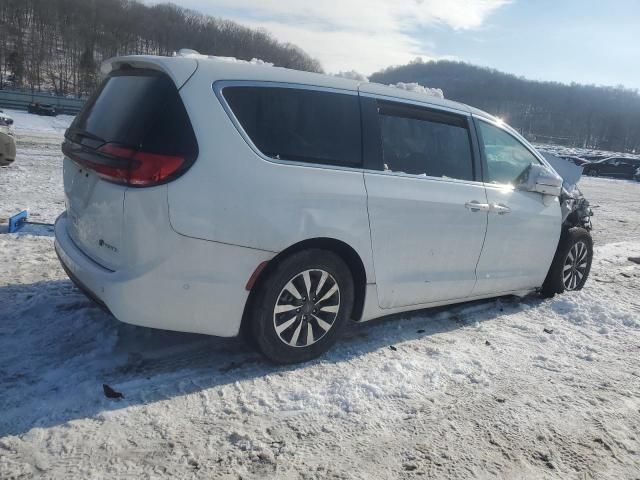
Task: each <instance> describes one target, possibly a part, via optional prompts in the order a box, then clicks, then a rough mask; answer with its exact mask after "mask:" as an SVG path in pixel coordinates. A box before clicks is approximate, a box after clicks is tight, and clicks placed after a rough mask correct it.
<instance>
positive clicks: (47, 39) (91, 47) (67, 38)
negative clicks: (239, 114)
mask: <svg viewBox="0 0 640 480" xmlns="http://www.w3.org/2000/svg"><path fill="white" fill-rule="evenodd" d="M180 48H191V49H194V50H197V51H199V52H200V53H203V54H210V55H218V56H230V57H237V58H241V59H245V60H251V59H252V58H260V59H262V60H265V61H267V62H271V63H273V64H275V65H278V66H282V67H287V68H293V69H298V70H309V71H314V72H317V71H321V70H322V69H321V67H320V64H319V63H318V61H317V60H315V59H313V58H311V57H310V56H309V55H307V54H306V53H305V52H304V51H302V50H301V49H300V48H298V47H296V46H295V45H291V44H288V43H280V42H278V41H277V40H275V39H274V38H273V37H272V36H271V35H270V34H269V33H267V32H266V31H263V30H253V29H250V28H246V27H243V26H241V25H239V24H237V23H235V22H232V21H227V20H221V19H217V18H213V17H210V16H206V15H202V14H199V13H197V12H193V11H190V10H187V9H184V8H180V7H178V6H175V5H171V4H161V5H154V6H147V5H144V4H142V3H140V2H138V1H135V0H0V89H1V88H26V89H30V90H35V91H39V90H48V91H53V92H54V93H55V94H57V95H74V96H83V95H86V94H87V93H89V92H91V91H92V90H93V89H94V88H95V86H96V82H97V81H98V69H99V66H100V63H101V61H102V60H104V59H107V58H110V57H113V56H116V55H125V54H157V55H171V54H172V53H173V52H174V51H176V50H179V49H180Z"/></svg>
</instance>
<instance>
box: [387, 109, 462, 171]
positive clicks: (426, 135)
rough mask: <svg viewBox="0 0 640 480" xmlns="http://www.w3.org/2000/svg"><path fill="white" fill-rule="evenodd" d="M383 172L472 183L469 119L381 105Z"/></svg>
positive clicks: (429, 111) (442, 113) (423, 110)
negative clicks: (453, 179) (469, 181)
mask: <svg viewBox="0 0 640 480" xmlns="http://www.w3.org/2000/svg"><path fill="white" fill-rule="evenodd" d="M378 110H379V112H380V130H381V135H382V153H383V162H384V170H385V171H391V172H402V173H408V174H412V175H422V176H429V177H441V178H455V179H459V180H473V155H472V153H471V142H470V137H469V129H468V124H467V120H466V118H464V117H462V116H458V115H453V114H448V113H444V112H436V111H431V110H427V109H421V108H417V107H412V106H407V105H401V104H396V103H391V102H379V108H378Z"/></svg>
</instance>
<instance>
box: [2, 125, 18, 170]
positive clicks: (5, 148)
mask: <svg viewBox="0 0 640 480" xmlns="http://www.w3.org/2000/svg"><path fill="white" fill-rule="evenodd" d="M15 159H16V140H15V136H14V134H13V130H11V128H10V127H9V126H7V125H0V167H6V166H8V165H11V164H12V163H13V162H14V161H15Z"/></svg>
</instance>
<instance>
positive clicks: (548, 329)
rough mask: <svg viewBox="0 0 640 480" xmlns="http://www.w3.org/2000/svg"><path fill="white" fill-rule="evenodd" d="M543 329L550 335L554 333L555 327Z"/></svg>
mask: <svg viewBox="0 0 640 480" xmlns="http://www.w3.org/2000/svg"><path fill="white" fill-rule="evenodd" d="M542 331H543V332H544V333H548V334H549V335H551V334H552V333H553V328H544V329H542Z"/></svg>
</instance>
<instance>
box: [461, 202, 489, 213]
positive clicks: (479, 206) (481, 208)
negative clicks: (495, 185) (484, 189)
mask: <svg viewBox="0 0 640 480" xmlns="http://www.w3.org/2000/svg"><path fill="white" fill-rule="evenodd" d="M464 206H465V207H466V208H468V209H469V210H471V211H472V212H488V211H489V210H490V209H491V206H490V205H489V204H488V203H480V202H478V201H477V200H472V201H471V202H467V203H465V204H464Z"/></svg>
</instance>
